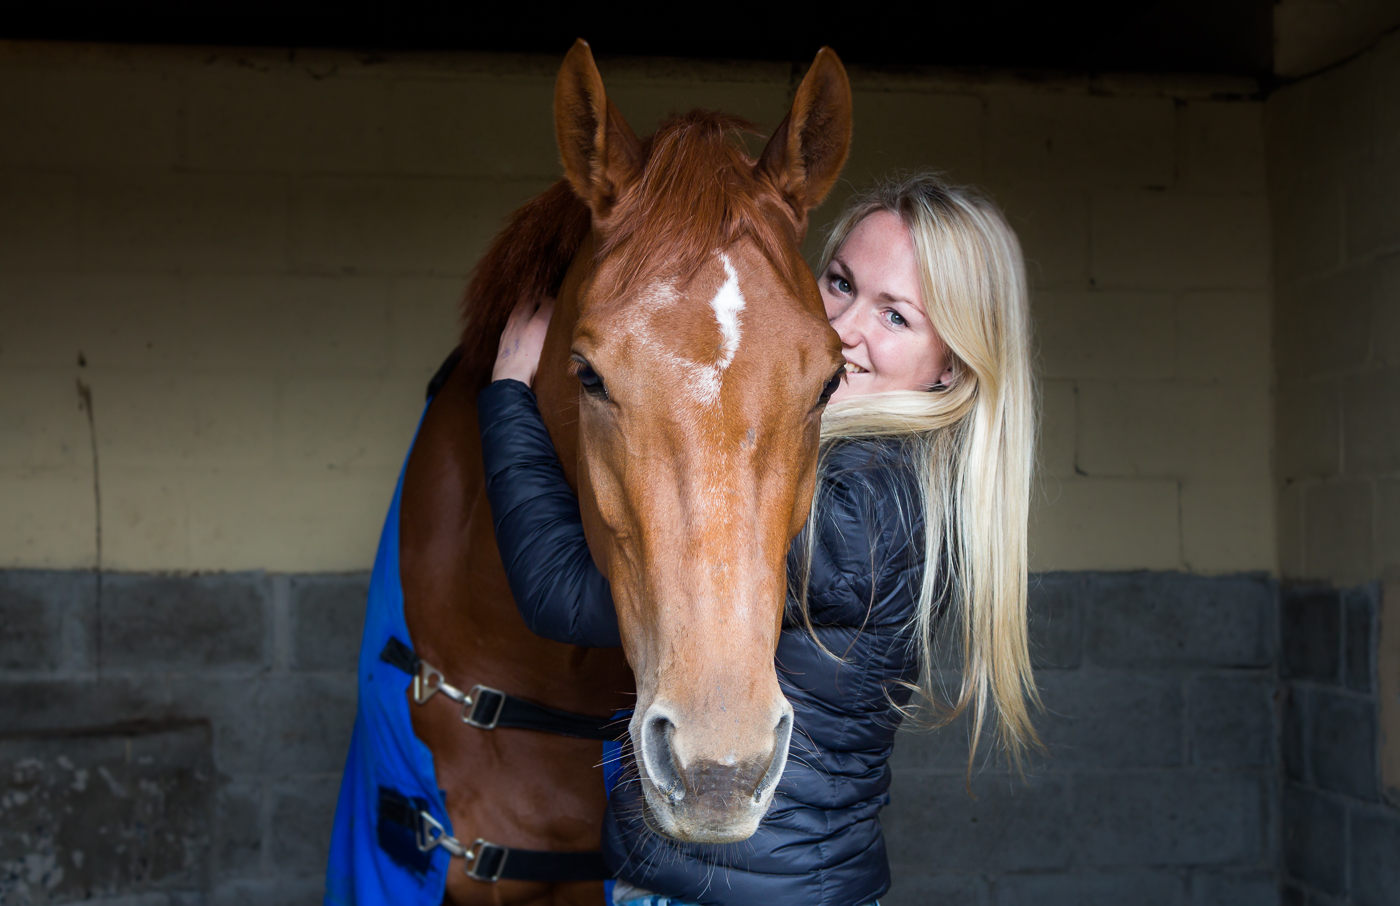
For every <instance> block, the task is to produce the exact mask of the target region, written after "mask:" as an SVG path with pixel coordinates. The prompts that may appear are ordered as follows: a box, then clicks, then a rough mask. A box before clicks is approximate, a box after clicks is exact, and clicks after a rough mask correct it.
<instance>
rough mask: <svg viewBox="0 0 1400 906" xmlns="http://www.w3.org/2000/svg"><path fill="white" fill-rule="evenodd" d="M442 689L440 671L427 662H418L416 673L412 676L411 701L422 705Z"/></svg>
mask: <svg viewBox="0 0 1400 906" xmlns="http://www.w3.org/2000/svg"><path fill="white" fill-rule="evenodd" d="M440 689H442V671H441V670H439V669H438V668H436V667H434V666H433V665H432V664H429V663H428V662H427V661H419V662H418V672H417V673H415V674H414V675H413V700H414V701H415V702H416V703H418V704H420V705H421V704H424V703H426V702H427V701H428V699H430V698H432V697H433V696H434V695H436V694H437V693H438V691H439V690H440Z"/></svg>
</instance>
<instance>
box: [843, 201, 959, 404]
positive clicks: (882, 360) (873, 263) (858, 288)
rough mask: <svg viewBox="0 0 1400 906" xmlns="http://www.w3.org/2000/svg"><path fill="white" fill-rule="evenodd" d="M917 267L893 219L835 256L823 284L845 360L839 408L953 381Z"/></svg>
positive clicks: (852, 239) (874, 222) (884, 216)
mask: <svg viewBox="0 0 1400 906" xmlns="http://www.w3.org/2000/svg"><path fill="white" fill-rule="evenodd" d="M916 262H917V259H916V257H915V252H914V239H913V237H912V236H911V235H910V234H909V230H908V229H907V228H906V227H905V226H904V222H903V221H901V220H900V219H899V216H898V215H896V214H892V213H890V212H889V211H876V212H875V213H873V214H871V215H869V216H867V217H866V218H865V219H863V220H861V221H860V223H858V224H856V227H855V229H853V230H851V234H850V235H849V236H847V237H846V241H845V242H843V243H841V247H840V248H839V249H837V250H836V254H835V255H833V256H832V259H831V263H830V264H829V265H827V269H826V272H825V273H824V274H822V276H821V279H820V280H819V281H818V282H819V283H820V284H821V291H822V301H823V302H824V303H825V304H826V316H827V318H828V319H830V321H831V326H832V327H834V328H835V329H836V333H837V335H838V336H840V337H841V348H842V354H843V355H844V356H845V358H846V376H845V379H844V380H843V381H842V382H841V386H840V388H839V389H837V391H836V393H834V394H832V397H831V398H832V399H833V400H842V399H851V398H853V397H857V396H863V395H864V394H867V393H884V392H886V391H890V390H927V389H928V388H929V387H931V386H933V385H934V384H937V383H939V382H940V381H946V380H948V379H949V378H951V376H952V371H951V369H950V368H949V367H948V363H949V356H948V349H947V347H946V346H944V345H943V340H942V339H941V338H940V337H939V336H938V332H937V331H935V330H934V329H933V325H932V324H931V323H929V319H928V314H927V313H926V311H925V308H924V297H923V291H922V289H921V287H920V285H919V268H918V264H917V263H916Z"/></svg>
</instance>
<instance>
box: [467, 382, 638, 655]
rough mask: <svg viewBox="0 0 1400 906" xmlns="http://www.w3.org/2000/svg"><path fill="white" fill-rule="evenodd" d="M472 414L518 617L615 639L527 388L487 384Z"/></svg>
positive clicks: (551, 630)
mask: <svg viewBox="0 0 1400 906" xmlns="http://www.w3.org/2000/svg"><path fill="white" fill-rule="evenodd" d="M477 418H478V423H479V425H480V427H481V456H482V464H483V466H484V468H485V472H486V496H487V499H488V500H489V501H490V504H491V518H492V523H493V525H494V526H495V529H496V545H497V547H498V548H499V549H500V552H501V561H502V562H503V563H504V564H505V568H506V578H507V579H508V580H509V582H510V590H511V594H512V595H514V596H515V604H516V607H517V608H519V610H520V615H521V616H522V617H523V618H524V619H525V624H526V625H527V626H529V627H530V630H531V631H532V632H534V633H535V634H536V635H541V636H544V637H545V638H548V639H553V640H555V641H557V642H566V643H568V644H571V645H586V646H589V647H594V648H605V647H617V646H619V645H621V644H622V641H621V638H620V636H619V635H618V629H617V611H616V609H615V608H614V607H613V600H612V590H611V588H610V587H609V585H608V580H607V578H606V577H604V576H603V574H602V573H601V572H600V571H599V570H598V567H597V566H596V565H595V564H594V563H593V557H592V555H591V554H590V553H589V551H588V542H587V541H586V539H585V538H584V534H583V519H582V517H581V516H580V515H579V508H578V498H577V497H576V496H575V495H574V492H573V489H572V488H570V487H569V484H568V482H567V481H566V480H565V478H564V470H563V468H562V467H561V466H560V465H559V457H558V455H557V454H556V453H555V451H554V444H553V442H552V441H551V440H550V438H549V431H548V430H547V429H546V428H545V426H544V420H543V419H542V418H541V417H540V412H539V407H538V406H537V404H536V402H535V394H534V392H533V391H531V390H530V388H529V387H527V386H525V385H524V384H522V383H520V382H519V381H511V380H506V381H496V382H494V383H491V384H488V385H487V386H486V388H485V389H483V390H482V391H481V393H480V394H479V395H478V397H477Z"/></svg>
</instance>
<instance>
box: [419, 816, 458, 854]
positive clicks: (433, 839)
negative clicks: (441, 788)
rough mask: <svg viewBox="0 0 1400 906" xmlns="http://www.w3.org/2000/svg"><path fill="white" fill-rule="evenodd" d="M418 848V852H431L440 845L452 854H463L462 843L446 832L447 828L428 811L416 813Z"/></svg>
mask: <svg viewBox="0 0 1400 906" xmlns="http://www.w3.org/2000/svg"><path fill="white" fill-rule="evenodd" d="M416 830H417V831H418V850H419V851H420V852H425V853H428V852H432V851H433V850H434V849H437V848H438V847H439V846H441V847H442V848H443V849H445V850H447V851H448V852H449V853H451V854H452V855H454V856H460V855H463V854H464V851H463V849H462V844H460V843H458V842H457V838H456V837H454V836H452V835H451V834H449V833H448V832H447V828H445V827H443V826H442V822H440V821H438V820H437V819H436V818H434V817H433V816H432V815H430V814H429V813H428V812H419V813H418V827H417V828H416Z"/></svg>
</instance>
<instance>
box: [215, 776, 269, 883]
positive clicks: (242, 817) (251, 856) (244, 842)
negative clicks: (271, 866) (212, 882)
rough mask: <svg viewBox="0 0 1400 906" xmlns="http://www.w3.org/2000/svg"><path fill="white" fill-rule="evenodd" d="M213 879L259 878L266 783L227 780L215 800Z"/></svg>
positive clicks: (260, 781)
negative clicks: (264, 786)
mask: <svg viewBox="0 0 1400 906" xmlns="http://www.w3.org/2000/svg"><path fill="white" fill-rule="evenodd" d="M215 809H216V811H215V815H216V819H217V820H216V821H215V825H214V840H213V846H214V875H215V877H216V878H219V879H232V878H250V877H256V876H257V874H258V872H259V871H260V870H261V868H262V865H261V861H262V853H263V820H262V816H263V781H262V780H261V779H258V778H249V779H246V780H234V779H228V780H225V781H224V782H223V783H222V784H221V785H220V787H219V790H218V794H217V796H216V798H215Z"/></svg>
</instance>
